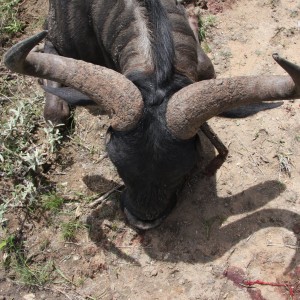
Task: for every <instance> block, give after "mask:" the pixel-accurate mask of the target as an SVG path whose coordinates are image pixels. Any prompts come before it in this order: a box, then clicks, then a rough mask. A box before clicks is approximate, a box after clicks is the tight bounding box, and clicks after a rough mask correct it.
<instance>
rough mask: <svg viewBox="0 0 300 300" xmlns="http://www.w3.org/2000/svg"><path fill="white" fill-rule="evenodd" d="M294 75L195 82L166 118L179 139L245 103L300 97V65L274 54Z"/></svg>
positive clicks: (174, 102) (172, 104) (174, 100)
mask: <svg viewBox="0 0 300 300" xmlns="http://www.w3.org/2000/svg"><path fill="white" fill-rule="evenodd" d="M273 57H274V59H275V60H276V62H277V63H278V64H279V65H280V66H281V67H283V68H284V69H285V70H286V71H287V72H288V74H289V75H290V76H249V77H233V78H227V79H213V80H205V81H201V82H197V83H193V84H191V85H189V86H187V87H185V88H183V89H181V90H180V91H178V92H177V93H176V94H174V95H173V96H172V98H171V99H170V100H169V103H168V107H167V113H166V119H167V125H168V128H169V130H170V132H171V133H172V134H173V135H174V136H175V137H177V138H179V139H183V140H185V139H189V138H192V137H193V136H195V135H196V133H197V132H198V130H199V128H200V126H201V125H202V124H203V123H204V122H206V121H207V120H209V119H210V118H212V117H214V116H217V115H219V114H220V113H222V112H224V111H226V110H230V109H232V108H236V107H239V106H242V105H245V104H250V103H257V102H261V101H272V100H288V99H296V98H299V97H300V68H299V66H297V65H295V64H292V63H291V62H289V61H287V60H285V59H283V58H281V57H279V55H278V54H274V55H273Z"/></svg>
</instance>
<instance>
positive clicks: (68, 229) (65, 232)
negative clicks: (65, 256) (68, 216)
mask: <svg viewBox="0 0 300 300" xmlns="http://www.w3.org/2000/svg"><path fill="white" fill-rule="evenodd" d="M82 228H85V227H84V225H83V224H82V223H81V222H79V221H76V220H72V221H69V222H67V223H63V224H62V225H61V231H62V237H63V239H64V240H66V241H72V240H74V239H75V235H76V232H77V231H78V230H79V229H82Z"/></svg>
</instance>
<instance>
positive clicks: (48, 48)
mask: <svg viewBox="0 0 300 300" xmlns="http://www.w3.org/2000/svg"><path fill="white" fill-rule="evenodd" d="M44 52H45V53H50V54H54V55H59V54H58V53H57V51H56V49H55V48H54V46H53V45H52V43H51V42H50V41H46V42H45V47H44ZM43 84H44V85H46V86H48V87H53V88H58V87H61V84H60V83H57V82H54V81H51V80H43ZM45 97H46V103H45V107H44V118H45V120H46V121H51V122H52V123H53V124H54V125H58V124H67V123H68V121H69V118H70V107H69V105H68V103H67V102H66V101H64V100H62V99H61V98H59V97H57V96H55V95H52V94H49V93H47V92H46V93H45Z"/></svg>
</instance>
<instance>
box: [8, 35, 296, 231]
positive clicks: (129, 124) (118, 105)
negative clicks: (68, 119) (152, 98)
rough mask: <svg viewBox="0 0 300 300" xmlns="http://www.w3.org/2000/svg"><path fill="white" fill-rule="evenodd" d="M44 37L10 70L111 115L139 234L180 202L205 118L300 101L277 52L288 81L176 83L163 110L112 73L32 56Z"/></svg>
mask: <svg viewBox="0 0 300 300" xmlns="http://www.w3.org/2000/svg"><path fill="white" fill-rule="evenodd" d="M45 35H46V32H42V33H40V34H37V35H35V36H33V37H31V38H29V39H27V40H25V41H23V42H20V43H19V44H17V45H15V46H14V47H12V48H11V49H10V50H9V51H8V53H6V55H5V59H4V61H5V64H6V65H7V67H8V68H9V69H11V70H12V71H15V72H18V73H22V74H27V75H31V76H36V77H40V78H45V79H50V80H54V81H57V82H61V83H63V84H64V85H66V86H70V87H73V88H74V89H76V90H78V91H80V92H82V93H84V94H85V95H88V97H90V98H91V99H92V100H93V101H94V102H96V103H97V104H98V105H99V106H101V107H102V108H103V110H104V111H106V112H107V113H108V114H110V115H112V119H111V124H110V129H109V131H108V139H107V150H108V153H109V156H110V158H111V160H112V162H113V163H114V164H115V165H116V167H117V169H118V172H119V174H120V176H121V178H122V179H123V180H124V183H125V186H126V191H125V192H124V194H123V197H122V205H123V209H124V212H125V214H126V215H127V218H128V220H129V221H130V223H131V224H133V225H134V226H136V227H138V228H142V229H146V228H151V227H154V226H156V225H158V224H159V223H160V222H161V220H163V218H164V217H165V216H166V215H167V214H168V212H169V211H170V210H171V209H172V207H173V206H174V204H175V203H176V201H175V199H176V193H177V190H178V188H180V186H181V184H182V183H183V181H184V178H185V176H186V175H187V174H188V173H189V172H190V171H191V169H192V168H193V167H194V165H195V162H196V157H197V155H196V134H197V131H198V130H199V127H200V126H201V125H202V124H203V123H204V122H205V121H207V120H208V119H210V118H212V117H213V116H216V115H218V114H220V113H222V112H224V111H226V110H228V109H231V108H235V107H238V106H241V105H244V104H248V103H254V102H260V101H265V100H278V99H291V98H297V97H299V96H300V68H299V67H298V66H296V65H294V64H292V63H290V62H288V61H286V60H285V59H282V58H280V57H279V56H278V55H277V54H275V55H273V57H274V59H275V60H276V61H277V62H278V63H279V64H280V65H281V66H282V67H283V68H284V69H285V70H286V71H287V72H288V73H289V75H290V76H257V77H236V78H229V79H212V80H205V81H201V82H197V83H192V84H191V82H188V81H184V80H183V81H182V80H176V78H173V79H172V83H170V84H172V88H170V89H169V92H168V91H167V92H166V93H165V94H164V95H163V99H161V100H160V104H159V105H155V106H151V105H145V104H144V103H145V102H144V99H143V95H144V94H143V95H142V93H141V92H140V90H139V89H138V88H137V87H136V85H134V84H133V82H132V81H131V80H129V79H127V78H126V77H125V76H123V75H121V74H119V73H117V72H115V71H113V70H110V69H106V68H104V67H101V66H96V65H92V64H89V63H86V62H83V61H77V60H74V59H70V58H66V57H61V56H53V55H49V54H42V53H35V52H30V50H31V49H32V48H33V47H34V46H35V45H36V44H37V43H38V42H39V41H41V40H42V39H43V38H44V37H45ZM133 81H134V80H133ZM158 96H159V95H158Z"/></svg>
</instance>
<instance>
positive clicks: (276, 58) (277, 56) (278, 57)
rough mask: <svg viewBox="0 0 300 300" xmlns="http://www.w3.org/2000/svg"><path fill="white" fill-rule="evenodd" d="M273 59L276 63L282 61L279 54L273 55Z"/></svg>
mask: <svg viewBox="0 0 300 300" xmlns="http://www.w3.org/2000/svg"><path fill="white" fill-rule="evenodd" d="M272 57H273V58H274V60H275V61H279V60H281V57H280V56H279V54H278V53H277V52H275V53H273V54H272Z"/></svg>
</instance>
